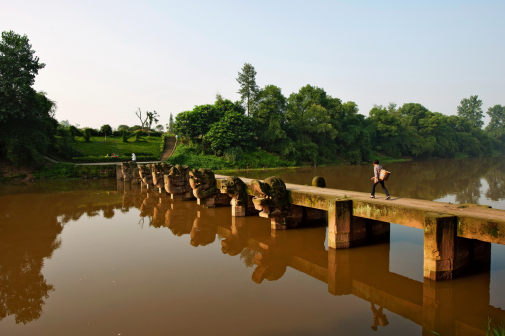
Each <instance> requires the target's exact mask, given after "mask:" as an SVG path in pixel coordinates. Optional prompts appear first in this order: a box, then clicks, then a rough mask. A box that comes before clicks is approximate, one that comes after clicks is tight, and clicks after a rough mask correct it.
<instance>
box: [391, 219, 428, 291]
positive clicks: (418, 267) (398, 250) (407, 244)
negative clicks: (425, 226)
mask: <svg viewBox="0 0 505 336" xmlns="http://www.w3.org/2000/svg"><path fill="white" fill-rule="evenodd" d="M390 237H391V245H390V250H389V271H390V272H393V273H396V274H400V275H403V276H406V277H408V278H411V279H413V280H416V281H420V282H423V253H424V252H423V243H424V235H423V230H420V229H415V228H411V227H408V226H403V225H398V224H391V236H390Z"/></svg>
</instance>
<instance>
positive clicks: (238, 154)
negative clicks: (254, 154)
mask: <svg viewBox="0 0 505 336" xmlns="http://www.w3.org/2000/svg"><path fill="white" fill-rule="evenodd" d="M243 155H244V151H243V150H242V148H241V147H231V148H228V149H226V150H225V151H224V158H225V159H226V160H228V161H239V160H241V159H242V156H243Z"/></svg>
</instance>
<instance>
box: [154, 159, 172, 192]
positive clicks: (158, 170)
mask: <svg viewBox="0 0 505 336" xmlns="http://www.w3.org/2000/svg"><path fill="white" fill-rule="evenodd" d="M171 168H172V165H171V164H169V163H155V164H152V165H151V174H152V176H153V184H154V186H155V187H156V188H158V189H159V191H160V192H161V189H162V188H164V186H165V179H164V176H165V175H167V174H169V173H170V169H171Z"/></svg>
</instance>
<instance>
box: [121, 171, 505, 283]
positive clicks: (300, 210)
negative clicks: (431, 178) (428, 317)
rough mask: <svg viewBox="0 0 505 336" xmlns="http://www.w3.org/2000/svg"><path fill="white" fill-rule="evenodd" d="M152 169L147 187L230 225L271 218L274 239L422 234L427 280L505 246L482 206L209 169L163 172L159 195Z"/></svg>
mask: <svg viewBox="0 0 505 336" xmlns="http://www.w3.org/2000/svg"><path fill="white" fill-rule="evenodd" d="M124 166H127V165H124ZM149 169H151V170H152V172H153V176H154V180H160V176H159V174H160V171H161V170H160V169H156V168H155V167H154V166H152V167H150V168H149V167H141V168H140V169H138V170H139V171H140V175H141V176H140V178H141V179H142V185H143V186H144V187H146V188H151V189H153V188H156V189H158V190H159V191H160V192H161V193H163V192H166V193H167V195H168V194H170V195H171V198H172V199H176V198H182V199H183V200H194V199H197V200H198V204H201V205H204V206H207V207H215V206H232V212H231V215H232V216H234V217H243V216H250V215H259V216H260V217H264V218H269V219H270V220H271V229H272V230H273V231H277V230H284V229H290V228H297V227H301V226H304V225H310V224H311V223H314V222H320V221H327V224H328V232H329V233H328V234H329V236H328V245H329V248H330V249H348V248H353V247H357V246H360V245H365V244H367V242H369V241H370V240H372V239H374V238H376V237H379V236H384V235H388V234H389V223H396V224H400V225H405V226H410V227H414V228H418V229H422V230H424V277H425V278H429V279H432V280H448V279H452V278H453V277H455V276H457V275H460V274H462V273H464V272H465V271H467V270H468V269H470V268H473V267H474V266H475V265H481V264H488V263H489V262H490V258H491V245H490V243H496V244H505V211H503V210H495V209H491V208H490V207H487V206H479V205H474V204H468V205H459V204H448V203H441V202H433V201H425V200H416V199H407V198H392V199H391V200H385V198H382V199H381V198H377V199H371V198H369V194H367V193H361V192H355V191H348V190H338V189H329V188H321V187H317V186H302V185H296V184H285V183H284V182H283V181H282V180H281V179H279V178H278V177H270V178H268V179H265V180H264V181H260V180H252V179H247V178H238V177H232V178H231V177H228V176H222V175H217V176H216V175H215V174H214V173H213V172H212V171H210V170H208V169H199V170H195V169H193V170H190V169H189V167H187V166H178V165H177V166H174V167H171V168H170V169H168V167H163V169H162V170H163V171H164V172H168V174H165V175H164V179H165V191H163V188H161V186H158V185H157V186H155V185H154V184H153V179H152V178H149V176H146V174H147V172H148V171H149ZM124 171H125V169H123V174H124V176H125V178H124V181H128V180H127V177H129V176H131V175H132V173H128V172H126V173H125V172H124ZM156 174H157V175H156ZM120 178H121V176H120V175H118V179H120ZM170 181H172V182H170ZM321 182H323V181H321V180H319V181H316V182H314V184H315V185H321ZM190 190H193V193H192V194H191V192H190ZM192 196H193V197H192Z"/></svg>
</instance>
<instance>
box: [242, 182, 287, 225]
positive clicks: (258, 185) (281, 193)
mask: <svg viewBox="0 0 505 336" xmlns="http://www.w3.org/2000/svg"><path fill="white" fill-rule="evenodd" d="M251 188H252V189H253V191H254V193H255V194H256V195H257V196H255V197H254V198H253V203H254V207H255V208H256V209H257V210H261V212H260V213H259V216H260V217H264V218H274V217H285V216H287V215H289V212H290V204H289V193H288V191H287V190H286V184H285V183H284V181H283V180H281V179H280V178H278V177H277V176H272V177H269V178H267V179H265V182H261V181H259V180H252V181H251Z"/></svg>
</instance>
